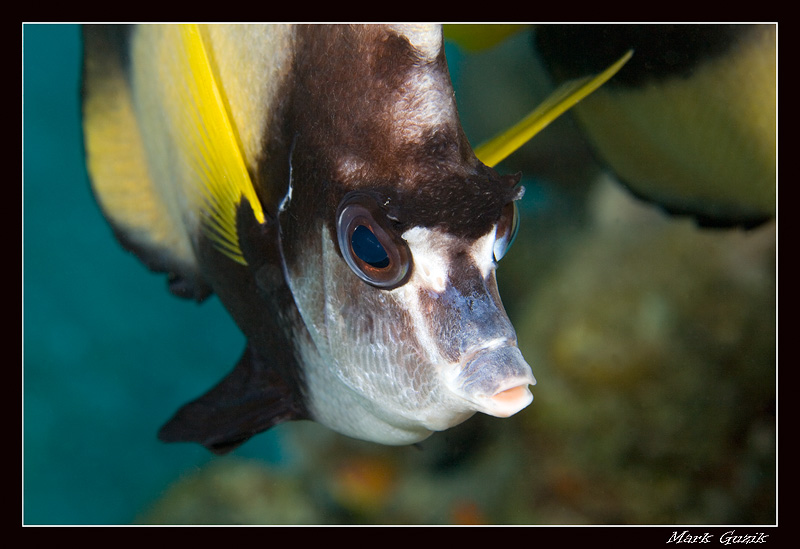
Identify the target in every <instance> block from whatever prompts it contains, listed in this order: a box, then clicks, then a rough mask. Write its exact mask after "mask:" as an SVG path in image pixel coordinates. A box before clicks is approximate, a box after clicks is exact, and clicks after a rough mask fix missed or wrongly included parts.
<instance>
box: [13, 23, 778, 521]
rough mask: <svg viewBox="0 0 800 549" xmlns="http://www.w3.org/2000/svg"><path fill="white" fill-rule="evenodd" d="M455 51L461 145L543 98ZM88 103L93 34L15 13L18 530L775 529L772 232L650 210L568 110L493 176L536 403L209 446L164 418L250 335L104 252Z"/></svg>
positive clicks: (540, 86) (285, 428)
mask: <svg viewBox="0 0 800 549" xmlns="http://www.w3.org/2000/svg"><path fill="white" fill-rule="evenodd" d="M448 62H449V64H450V69H451V73H452V75H453V79H454V84H455V85H456V90H457V99H458V101H459V108H460V112H461V114H462V119H463V123H464V127H465V131H466V132H467V135H469V136H470V139H471V140H472V142H473V144H477V143H479V142H481V141H482V140H484V139H486V138H488V137H490V136H491V135H492V134H493V133H494V132H495V131H498V130H500V129H502V128H505V127H507V126H508V125H510V124H511V123H513V122H514V121H516V120H517V119H519V118H520V117H521V116H522V114H524V113H525V112H527V111H528V110H530V109H531V108H532V107H533V106H534V105H536V104H537V102H538V101H541V99H542V98H543V97H544V94H545V93H546V90H547V86H548V83H547V82H546V81H543V80H542V79H541V77H540V76H538V74H539V71H537V70H534V69H533V67H534V66H535V63H536V60H535V59H534V57H533V53H532V51H531V48H530V44H529V39H528V38H527V37H525V36H524V35H522V36H518V37H515V38H514V39H512V40H510V41H509V42H507V43H505V44H503V45H502V46H499V47H498V48H495V49H493V50H491V51H490V52H487V53H485V54H475V55H467V54H464V53H463V52H461V51H460V50H458V49H456V48H454V47H448ZM500 94H502V95H500ZM79 97H80V29H79V27H77V26H75V25H24V26H23V117H24V118H23V121H24V125H23V152H24V155H23V160H24V162H23V170H24V171H23V175H24V180H23V491H22V495H23V523H24V524H31V525H35V524H133V523H139V524H149V523H152V524H158V523H167V524H182V523H211V524H348V523H359V524H717V525H718V524H774V523H776V521H777V518H776V517H777V515H776V444H777V442H776V375H777V362H776V239H777V231H776V226H775V224H774V223H769V224H767V225H765V226H762V227H759V228H757V229H755V230H751V231H746V232H745V231H741V230H703V229H698V228H697V227H696V226H695V225H694V224H693V223H692V222H691V221H690V220H687V219H682V218H672V217H668V216H666V215H664V214H662V213H661V212H660V210H658V209H657V208H655V207H652V206H650V205H647V204H644V203H642V202H639V201H637V200H635V199H633V198H632V197H630V195H629V194H628V193H627V192H626V191H625V190H624V189H623V188H622V186H620V185H619V184H617V183H616V182H615V181H612V180H611V179H610V177H609V176H607V175H605V174H604V173H603V172H602V170H601V169H600V168H599V167H598V166H597V165H596V164H595V162H594V161H593V159H592V156H591V153H590V151H589V148H588V147H587V145H586V144H585V143H584V142H583V141H582V138H581V135H580V132H579V131H578V129H577V127H576V126H575V124H574V122H573V121H572V120H571V118H570V117H564V118H563V119H561V120H559V121H557V122H556V123H554V124H553V125H552V126H551V127H550V128H548V129H547V130H545V131H544V132H543V133H542V134H541V135H540V136H537V137H536V138H535V139H534V140H533V142H531V143H529V144H528V145H526V146H525V147H524V148H523V149H522V150H521V151H520V152H519V153H517V154H515V155H514V156H513V157H511V158H510V159H508V160H507V161H505V162H504V163H503V164H501V165H500V166H499V168H498V169H499V171H503V172H516V171H522V172H523V174H524V175H525V178H524V180H523V184H524V185H525V186H526V188H527V192H526V195H525V197H524V198H523V200H522V203H521V210H522V215H523V218H522V228H521V231H520V235H519V237H518V238H517V241H516V243H515V244H514V247H513V248H512V249H511V250H510V252H509V254H508V255H507V256H506V258H504V259H503V262H502V263H501V264H500V267H499V270H498V279H499V284H500V291H501V295H502V296H503V300H504V303H505V305H506V308H507V309H508V312H509V315H510V316H511V318H512V320H513V321H514V324H515V327H516V328H517V332H518V337H519V341H520V347H521V350H522V352H523V354H524V355H525V357H526V359H527V360H528V362H529V363H530V364H531V367H532V369H533V372H534V375H535V376H536V378H537V381H538V384H537V385H536V386H535V387H533V388H532V390H533V393H534V402H533V404H532V405H531V406H530V407H528V408H526V409H525V410H523V411H522V412H520V413H519V414H517V415H516V416H514V417H512V418H510V419H505V420H501V419H496V418H490V417H486V416H482V415H476V416H474V417H473V418H472V419H470V420H468V421H467V422H466V423H464V424H463V425H461V426H459V427H457V428H454V429H451V430H450V431H447V432H445V433H439V434H436V435H434V436H433V437H431V438H430V439H428V440H427V441H424V442H423V443H421V444H419V445H417V446H411V447H383V446H378V445H375V444H370V443H365V442H360V441H355V440H351V439H348V438H346V437H343V436H340V435H337V434H335V433H333V432H330V431H328V430H327V429H325V428H323V427H321V426H319V425H316V424H312V423H308V422H302V423H291V424H285V425H282V426H280V427H278V428H275V429H273V430H271V431H269V432H267V433H264V434H261V435H259V436H257V437H255V438H253V439H251V440H250V441H249V442H247V443H246V444H245V445H243V446H241V447H240V448H238V449H237V450H236V451H234V452H233V453H232V454H231V456H229V457H224V458H219V457H214V456H212V455H211V454H209V453H208V452H207V451H206V450H205V449H203V448H201V447H199V446H196V445H190V444H173V445H168V444H162V443H160V442H158V441H157V439H156V432H157V430H158V428H159V427H160V426H161V424H162V423H163V422H165V421H166V420H167V419H169V417H171V415H172V413H174V411H175V410H176V409H177V408H178V407H179V406H180V405H182V404H183V403H185V402H186V401H188V400H189V399H191V398H194V397H195V396H198V395H200V394H201V393H203V392H204V391H206V390H207V389H208V388H209V387H211V386H212V385H213V384H214V383H216V381H217V380H218V379H219V378H220V377H222V375H223V374H224V373H226V372H227V371H229V370H230V369H231V368H232V367H233V365H234V364H235V363H236V361H237V360H238V358H239V356H240V354H241V351H242V349H243V347H244V338H243V336H242V335H241V333H240V332H239V331H238V330H237V328H236V327H235V326H234V324H233V322H232V320H231V319H230V318H229V316H228V315H227V313H226V312H225V311H224V310H223V308H222V307H221V306H220V304H219V302H218V301H217V300H216V299H215V298H213V297H212V298H210V299H209V300H207V301H206V302H205V303H203V304H201V305H198V304H196V303H194V302H190V301H185V300H181V299H178V298H175V297H173V296H171V295H170V294H169V293H168V292H167V290H166V280H165V277H164V276H163V275H154V274H152V273H150V272H148V271H147V270H146V269H145V268H144V267H143V266H142V265H141V264H140V263H139V262H138V261H137V260H136V259H135V258H134V257H133V256H132V255H130V254H128V253H126V252H124V251H123V250H122V248H121V247H119V245H118V244H117V243H116V241H115V240H114V238H113V235H112V233H111V230H110V229H109V227H108V225H107V224H106V222H105V221H104V219H103V218H102V216H101V214H100V211H99V209H98V207H97V205H96V204H95V202H94V200H93V197H92V195H91V192H90V188H89V183H88V179H87V175H86V170H85V167H84V165H83V151H82V138H81V128H80V103H79Z"/></svg>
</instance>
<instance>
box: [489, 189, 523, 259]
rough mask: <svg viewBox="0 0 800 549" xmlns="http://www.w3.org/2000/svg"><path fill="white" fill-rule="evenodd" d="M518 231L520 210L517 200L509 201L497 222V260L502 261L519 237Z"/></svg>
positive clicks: (495, 247)
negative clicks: (518, 209)
mask: <svg viewBox="0 0 800 549" xmlns="http://www.w3.org/2000/svg"><path fill="white" fill-rule="evenodd" d="M517 231H519V212H518V211H517V203H516V201H515V202H510V203H508V204H507V205H506V206H505V207H504V208H503V213H502V214H501V215H500V221H498V222H497V229H496V232H495V240H494V260H495V261H500V260H501V259H503V256H504V255H506V252H508V249H509V248H510V247H511V245H512V244H513V243H514V239H515V238H516V237H517Z"/></svg>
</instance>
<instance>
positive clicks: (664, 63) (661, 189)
mask: <svg viewBox="0 0 800 549" xmlns="http://www.w3.org/2000/svg"><path fill="white" fill-rule="evenodd" d="M533 35H534V40H533V44H534V45H535V51H536V53H537V54H538V56H539V57H540V59H541V61H542V62H543V64H544V65H545V66H546V67H547V68H548V70H549V72H550V74H551V75H552V76H553V78H554V79H555V81H556V82H560V81H562V80H569V79H572V78H574V77H575V76H576V75H580V74H584V73H586V72H587V71H588V72H591V71H592V70H594V69H596V68H599V67H604V66H605V65H606V64H607V63H609V62H610V61H612V60H614V59H616V58H617V57H618V56H619V55H621V54H622V53H623V52H625V51H627V50H629V49H633V50H634V51H635V52H636V54H635V56H634V57H633V59H632V60H631V62H630V63H628V64H627V65H626V66H625V67H624V68H623V69H622V70H620V71H619V73H618V74H617V75H616V76H615V77H614V79H613V80H612V81H610V82H609V83H608V85H605V86H603V87H602V88H601V89H599V90H598V91H597V93H594V94H592V96H591V97H589V98H587V100H586V101H583V102H582V103H581V104H580V105H577V106H576V107H575V109H574V110H573V111H572V113H573V114H574V116H575V117H576V118H577V120H578V122H579V123H580V126H581V128H582V129H583V131H584V133H585V135H586V137H587V139H588V142H589V143H590V145H591V146H592V148H593V149H594V151H595V152H596V153H597V157H598V158H599V159H600V160H601V162H602V163H603V164H604V165H605V166H607V167H608V168H609V169H610V170H611V171H612V172H613V173H614V174H615V176H616V178H617V179H618V180H619V181H620V182H622V183H623V184H624V185H625V186H626V187H627V188H628V189H629V190H631V191H632V192H633V193H634V194H635V195H636V196H637V197H639V198H641V199H644V200H646V201H649V202H652V203H654V204H656V205H658V206H659V207H661V208H662V209H663V210H665V211H667V212H669V213H671V214H675V215H681V216H690V217H692V218H694V219H695V220H696V221H697V222H698V224H699V225H701V226H715V227H735V226H740V227H745V228H751V227H755V226H758V225H760V224H762V223H763V222H765V221H768V220H770V219H772V218H774V217H775V216H776V213H777V147H776V145H777V132H776V129H777V25H775V24H756V25H751V24H726V25H719V24H699V25H698V24H671V25H660V24H653V25H650V24H644V25H642V24H637V25H538V26H536V28H535V29H534V31H533Z"/></svg>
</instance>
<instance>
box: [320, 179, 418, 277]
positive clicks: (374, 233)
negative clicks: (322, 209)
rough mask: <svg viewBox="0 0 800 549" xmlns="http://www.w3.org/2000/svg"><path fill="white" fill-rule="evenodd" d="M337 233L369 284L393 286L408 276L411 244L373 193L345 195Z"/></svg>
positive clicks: (352, 265)
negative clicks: (379, 204)
mask: <svg viewBox="0 0 800 549" xmlns="http://www.w3.org/2000/svg"><path fill="white" fill-rule="evenodd" d="M336 233H337V237H338V241H339V249H340V250H341V252H342V257H343V258H344V260H345V262H346V263H347V265H348V266H349V267H350V269H351V270H352V271H353V272H354V273H355V274H356V276H358V277H359V278H360V279H361V280H363V281H364V282H366V283H367V284H371V285H372V286H375V287H377V288H381V289H384V290H390V289H392V288H396V287H398V286H400V285H402V284H403V283H404V282H405V281H406V280H407V279H408V275H409V274H410V273H411V252H410V251H409V249H408V245H407V244H406V242H405V241H404V240H403V239H402V238H401V237H400V236H399V235H398V234H397V233H396V231H394V230H393V228H392V227H391V226H390V224H389V222H388V220H387V219H386V216H385V215H384V213H383V212H382V211H381V209H380V208H379V207H378V204H377V202H376V201H375V200H374V199H373V198H372V197H371V196H369V195H367V194H365V193H359V192H352V193H349V194H348V195H347V196H345V198H344V199H343V200H342V202H341V204H340V205H339V212H338V215H337V216H336Z"/></svg>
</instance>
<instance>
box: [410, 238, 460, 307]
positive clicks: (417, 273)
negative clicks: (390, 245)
mask: <svg viewBox="0 0 800 549" xmlns="http://www.w3.org/2000/svg"><path fill="white" fill-rule="evenodd" d="M403 240H405V241H406V243H408V248H409V249H410V250H411V256H412V257H413V258H414V273H413V275H412V277H413V278H414V279H417V280H416V282H417V283H416V284H415V286H417V287H420V288H425V289H427V290H430V291H432V292H436V293H437V294H439V293H442V292H443V291H444V289H445V287H446V285H447V278H448V275H447V271H448V265H447V258H448V256H449V249H450V245H451V241H452V237H450V236H449V235H447V234H445V233H443V232H441V231H437V230H435V229H426V228H424V227H414V228H412V229H409V230H407V231H406V232H405V233H403Z"/></svg>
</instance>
